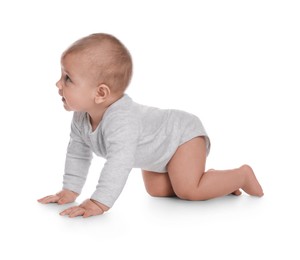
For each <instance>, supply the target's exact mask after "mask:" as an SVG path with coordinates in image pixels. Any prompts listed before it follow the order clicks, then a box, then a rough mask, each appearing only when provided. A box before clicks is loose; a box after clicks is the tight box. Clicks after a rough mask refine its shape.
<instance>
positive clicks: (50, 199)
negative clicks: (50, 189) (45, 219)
mask: <svg viewBox="0 0 300 260" xmlns="http://www.w3.org/2000/svg"><path fill="white" fill-rule="evenodd" d="M58 200H59V197H58V196H57V195H49V196H46V197H44V198H41V199H39V200H38V202H40V203H43V204H47V203H55V202H57V201H58Z"/></svg>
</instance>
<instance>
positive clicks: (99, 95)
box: [95, 84, 110, 104]
mask: <svg viewBox="0 0 300 260" xmlns="http://www.w3.org/2000/svg"><path fill="white" fill-rule="evenodd" d="M109 95H110V89H109V87H108V86H107V85H105V84H100V85H99V86H98V87H97V90H96V96H95V102H96V104H101V103H102V102H104V101H105V100H106V99H107V98H108V97H109Z"/></svg>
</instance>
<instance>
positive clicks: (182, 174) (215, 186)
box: [168, 137, 263, 200]
mask: <svg viewBox="0 0 300 260" xmlns="http://www.w3.org/2000/svg"><path fill="white" fill-rule="evenodd" d="M205 162H206V145H205V139H204V138H202V137H198V138H194V139H192V140H190V141H189V142H186V143H184V144H183V145H181V146H180V147H179V148H178V149H177V151H176V153H175V154H174V156H173V157H172V159H171V160H170V162H169V164H168V173H169V177H170V180H171V183H172V187H173V189H174V192H175V193H176V195H177V196H178V197H180V198H182V199H188V200H207V199H212V198H216V197H220V196H224V195H227V194H230V193H233V192H236V191H238V190H239V189H240V188H241V189H242V190H244V191H245V192H246V193H248V194H250V195H254V196H262V195H263V191H262V188H261V186H260V184H259V183H258V181H257V179H256V177H255V175H254V173H253V171H252V169H251V168H250V167H249V166H247V165H244V166H242V167H240V168H237V169H232V170H223V171H218V170H210V171H208V172H205Z"/></svg>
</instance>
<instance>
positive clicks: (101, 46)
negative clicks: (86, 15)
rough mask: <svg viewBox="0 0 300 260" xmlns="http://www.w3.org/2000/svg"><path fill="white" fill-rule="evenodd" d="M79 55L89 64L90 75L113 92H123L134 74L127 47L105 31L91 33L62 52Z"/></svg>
mask: <svg viewBox="0 0 300 260" xmlns="http://www.w3.org/2000/svg"><path fill="white" fill-rule="evenodd" d="M71 54H72V55H73V54H74V55H76V56H77V55H78V57H79V58H80V59H81V60H82V64H84V65H85V66H88V68H87V69H88V73H89V75H86V76H89V77H91V78H92V79H93V80H95V81H96V84H105V85H106V86H108V87H109V89H110V91H111V92H112V93H116V94H123V93H124V92H125V90H126V88H127V87H128V85H129V83H130V79H131V75H132V59H131V55H130V53H129V51H128V50H127V49H126V47H125V46H124V45H123V44H122V43H121V42H120V41H119V40H118V39H117V38H115V37H114V36H112V35H109V34H104V33H97V34H91V35H89V36H86V37H84V38H81V39H79V40H78V41H76V42H74V43H73V44H72V45H71V46H70V47H69V48H68V49H67V50H65V52H64V53H63V54H62V60H63V59H65V58H66V57H68V55H71Z"/></svg>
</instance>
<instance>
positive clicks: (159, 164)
mask: <svg viewBox="0 0 300 260" xmlns="http://www.w3.org/2000/svg"><path fill="white" fill-rule="evenodd" d="M197 136H204V137H205V139H206V145H207V154H208V152H209V149H210V142H209V138H208V137H207V134H206V131H205V129H204V127H203V126H202V123H201V121H200V120H199V119H198V118H197V117H196V116H194V115H192V114H189V113H186V112H183V111H179V110H171V109H158V108H153V107H148V106H143V105H140V104H137V103H135V102H133V101H132V99H131V98H130V97H129V96H127V95H124V96H123V97H122V98H120V99H119V100H117V101H116V102H115V103H113V104H112V105H111V106H110V107H109V108H108V109H107V110H106V111H105V113H104V115H103V118H102V121H101V122H100V124H99V125H98V127H97V128H96V129H95V130H94V131H92V128H91V124H90V121H89V116H88V114H87V113H83V112H74V115H73V120H72V125H71V136H70V142H69V145H68V150H67V156H66V164H65V174H64V179H63V188H64V189H69V190H72V191H74V192H77V193H80V192H81V189H82V187H83V185H84V183H85V180H86V177H87V174H88V170H89V167H90V164H91V159H92V153H95V154H96V155H98V156H101V157H103V158H105V159H106V163H105V164H104V167H103V169H102V172H101V175H100V178H99V182H98V185H97V187H96V191H95V192H94V193H93V195H92V196H91V198H92V199H94V200H96V201H99V202H101V203H103V204H104V205H106V206H108V207H112V206H113V204H114V202H115V201H116V199H117V198H118V196H119V195H120V193H121V191H122V189H123V187H124V185H125V183H126V180H127V178H128V175H129V173H130V171H131V169H132V168H141V169H143V170H148V171H154V172H161V173H164V172H167V164H168V162H169V160H170V159H171V157H172V156H173V155H174V153H175V151H176V149H177V148H178V146H180V145H181V144H183V143H185V142H187V141H189V140H191V139H192V138H194V137H197Z"/></svg>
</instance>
